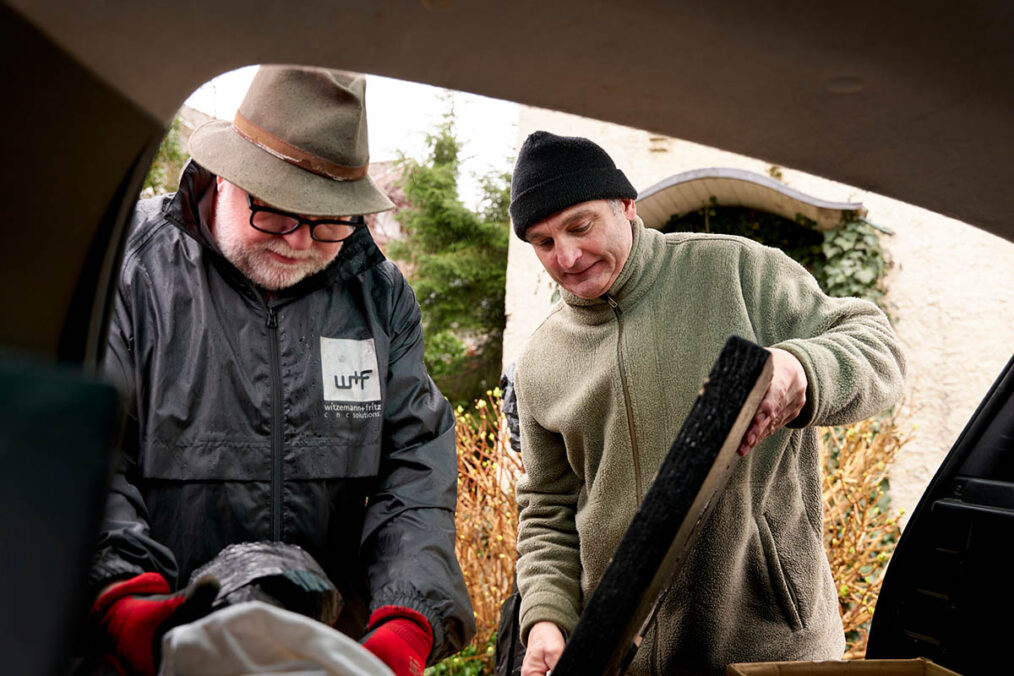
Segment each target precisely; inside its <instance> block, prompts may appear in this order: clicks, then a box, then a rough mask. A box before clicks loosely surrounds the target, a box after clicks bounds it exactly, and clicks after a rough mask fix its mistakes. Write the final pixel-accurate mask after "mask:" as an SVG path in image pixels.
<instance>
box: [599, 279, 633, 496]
mask: <svg viewBox="0 0 1014 676" xmlns="http://www.w3.org/2000/svg"><path fill="white" fill-rule="evenodd" d="M602 297H603V298H604V299H605V301H606V302H607V303H609V307H611V308H612V309H613V314H615V315H616V325H617V327H618V328H617V334H616V358H617V360H618V361H619V363H620V385H621V386H622V388H623V403H624V405H625V406H626V408H627V429H628V430H629V432H630V449H631V452H632V453H633V455H634V478H635V479H636V486H637V504H638V506H640V504H641V497H642V496H643V492H642V491H641V457H640V455H639V454H638V452H637V435H636V434H635V433H634V409H633V407H632V406H631V405H630V390H629V389H628V388H627V369H626V366H625V365H624V362H623V311H622V310H620V306H619V304H618V303H617V302H616V301H615V300H613V297H612V296H610V295H609V294H608V293H607V294H603V296H602Z"/></svg>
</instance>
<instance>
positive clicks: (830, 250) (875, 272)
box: [662, 197, 891, 316]
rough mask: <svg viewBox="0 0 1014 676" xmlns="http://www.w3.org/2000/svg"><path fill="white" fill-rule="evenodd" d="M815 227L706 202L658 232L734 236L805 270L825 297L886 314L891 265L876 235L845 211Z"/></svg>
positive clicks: (798, 217)
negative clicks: (864, 303)
mask: <svg viewBox="0 0 1014 676" xmlns="http://www.w3.org/2000/svg"><path fill="white" fill-rule="evenodd" d="M815 226H816V223H815V222H814V221H812V220H810V219H808V218H806V217H805V216H802V215H801V214H796V220H795V221H792V220H789V219H788V218H784V217H782V216H778V215H777V214H772V213H769V212H766V211H759V210H756V209H750V208H747V207H723V206H721V205H719V204H718V202H717V200H716V199H715V198H714V197H712V198H711V204H709V205H708V206H706V207H704V208H701V209H697V210H696V211H691V212H689V213H686V214H682V215H680V214H674V215H673V216H672V217H670V219H669V221H668V222H667V223H666V224H665V226H663V227H662V232H710V233H715V234H724V235H738V236H740V237H747V238H749V239H752V240H755V241H757V242H760V243H761V244H764V245H766V246H772V247H777V248H779V249H781V250H782V251H784V252H785V253H786V254H787V255H788V256H789V257H791V258H792V259H794V260H795V261H796V262H798V263H799V264H800V265H802V266H803V267H804V268H806V269H807V270H808V271H809V272H810V274H812V275H813V276H814V277H815V278H816V280H817V283H818V284H820V287H821V288H822V289H823V290H824V292H825V293H826V294H828V295H829V296H838V297H846V296H855V297H858V298H865V299H866V300H870V301H872V302H874V303H876V304H877V305H879V306H880V307H881V309H883V310H884V311H885V312H887V308H886V307H885V303H884V294H885V292H886V288H885V286H884V277H885V276H886V275H887V271H888V270H889V269H890V267H891V262H890V259H889V258H888V256H887V253H886V252H885V251H884V249H883V247H882V246H881V243H880V232H878V229H877V228H875V227H874V226H872V225H870V224H869V223H868V222H866V221H864V220H863V219H862V218H860V217H859V216H858V215H857V214H856V213H855V212H851V211H848V212H844V213H843V214H842V218H841V221H840V222H839V224H838V226H837V227H834V228H831V229H830V230H826V231H824V232H820V231H819V230H817V229H816V227H815ZM888 316H890V313H888Z"/></svg>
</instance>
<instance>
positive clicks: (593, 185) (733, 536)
mask: <svg viewBox="0 0 1014 676" xmlns="http://www.w3.org/2000/svg"><path fill="white" fill-rule="evenodd" d="M636 196H637V192H636V191H635V190H634V188H633V186H632V185H631V184H630V182H629V181H628V180H627V178H626V176H625V175H624V174H623V172H622V171H621V170H620V169H618V168H617V167H616V166H615V164H614V163H613V160H612V158H610V157H609V155H608V154H606V152H605V151H604V150H603V149H602V148H600V147H599V146H598V145H596V144H595V143H593V142H592V141H590V140H588V139H585V138H578V137H562V136H557V135H555V134H551V133H548V132H543V131H540V132H535V133H533V134H532V135H531V136H529V137H528V139H527V140H526V141H525V143H524V145H523V146H522V148H521V151H520V153H519V154H518V159H517V164H516V166H515V169H514V175H513V179H512V182H511V205H510V212H511V220H512V221H513V225H514V230H515V232H516V233H517V235H518V237H520V238H521V239H522V240H524V241H527V242H528V243H529V244H531V246H532V249H533V250H534V252H535V255H536V256H537V257H538V259H539V261H540V262H541V263H542V265H543V266H544V267H545V269H546V270H547V272H548V273H549V275H550V276H551V277H552V278H553V279H554V280H555V281H556V282H557V283H559V285H560V287H561V297H562V300H561V302H560V303H558V304H557V305H556V306H555V307H554V308H553V310H552V312H551V313H550V315H549V317H548V318H547V319H546V320H545V322H543V324H542V325H541V326H540V327H539V328H538V330H536V332H535V333H534V334H533V335H532V336H531V338H530V339H529V341H528V343H527V345H526V346H525V350H524V353H523V354H522V356H521V358H520V359H519V360H518V363H517V368H516V373H515V381H514V385H515V388H516V395H517V400H518V410H519V414H520V432H521V447H522V456H523V459H524V466H525V471H526V475H525V476H524V477H522V479H521V480H520V481H519V483H518V503H519V506H520V508H521V512H520V522H519V528H518V552H519V560H518V565H517V572H518V588H519V590H520V593H521V609H520V632H521V636H522V638H523V640H525V641H526V645H527V652H526V655H525V659H524V665H523V670H522V674H524V675H525V676H529V675H531V674H544V673H546V671H547V669H551V668H552V667H553V666H554V665H555V664H556V661H557V659H558V658H559V656H560V653H561V652H562V650H563V648H564V645H565V644H564V637H565V636H566V635H567V634H568V632H570V631H571V630H572V629H573V628H574V626H575V624H576V623H577V619H578V616H579V615H580V613H581V611H582V608H583V604H584V602H585V600H587V599H588V598H589V597H590V595H591V594H592V592H594V590H595V588H596V586H597V585H598V582H599V580H600V579H601V577H602V574H603V572H604V570H605V568H606V566H607V564H608V563H609V560H610V558H611V557H612V555H613V553H614V552H615V550H616V547H617V545H618V544H619V541H620V538H621V537H622V536H623V533H624V531H625V530H626V528H627V526H628V525H629V523H630V521H631V519H632V518H633V515H634V512H635V511H636V510H637V508H638V506H639V505H640V504H641V501H642V499H643V497H644V495H645V492H646V490H647V489H648V486H649V485H650V483H651V481H652V480H653V477H654V475H655V472H656V470H657V469H658V468H659V466H660V465H661V464H662V461H663V460H664V458H665V454H666V453H667V452H668V450H669V448H670V445H671V443H672V441H673V440H674V439H675V438H676V435H677V433H678V432H679V429H680V426H681V425H682V423H683V421H684V420H685V419H686V417H687V415H688V413H689V412H690V408H691V406H692V405H693V403H694V401H695V399H696V397H697V393H698V389H699V388H700V386H701V384H702V383H703V382H704V381H705V379H706V378H707V375H708V371H709V369H710V368H711V366H712V364H714V362H715V360H716V359H717V357H718V354H719V352H720V350H721V348H722V346H723V345H724V344H725V342H726V340H727V339H728V338H729V336H731V335H738V336H741V337H743V338H746V339H748V340H751V341H753V342H755V343H757V344H759V345H762V346H764V347H767V348H768V349H769V350H770V351H771V353H772V359H771V362H772V365H773V377H772V381H771V385H770V386H769V388H768V389H767V391H766V392H765V394H764V397H763V399H762V401H761V404H760V407H759V409H758V411H757V414H756V416H755V418H754V420H753V421H752V424H751V426H750V427H749V428H748V430H747V432H746V434H745V436H744V438H743V440H742V443H741V445H740V448H739V454H740V455H741V456H744V457H743V459H742V460H741V461H739V463H738V464H737V467H736V469H735V471H734V472H733V474H732V477H731V479H730V481H729V484H728V486H727V487H726V488H725V489H724V491H723V493H722V494H721V497H720V499H719V500H718V502H717V503H716V505H715V506H714V510H713V512H712V515H711V516H710V517H709V520H708V521H707V523H706V524H705V525H704V526H703V527H702V531H701V535H700V539H699V540H698V542H697V544H696V545H695V546H694V548H693V549H692V550H691V551H690V552H688V553H687V554H686V562H685V565H684V567H683V568H682V569H681V570H680V572H679V574H678V576H677V578H676V579H674V580H673V581H672V583H671V586H670V587H669V589H668V590H667V591H666V592H665V593H664V594H663V596H662V599H661V602H660V605H659V610H658V614H657V615H656V616H655V619H654V620H653V622H652V624H651V626H650V628H649V630H648V632H647V634H646V636H645V641H644V643H643V644H642V645H641V647H640V649H639V650H638V651H637V654H636V655H635V657H634V661H633V663H632V664H631V665H630V669H629V672H628V673H632V674H647V673H663V674H670V673H687V674H724V673H725V667H726V665H727V664H729V663H732V662H753V661H766V660H818V659H840V658H841V655H842V652H843V650H844V647H845V640H844V635H843V631H842V624H841V619H840V617H839V614H838V603H837V594H836V592H835V586H834V582H833V580H832V579H831V574H830V569H829V566H828V563H827V558H826V556H825V554H824V548H823V541H822V527H821V489H820V473H819V462H818V447H817V431H816V429H815V428H814V426H816V425H839V424H844V423H847V422H851V421H855V420H859V419H862V418H865V417H868V416H871V415H874V414H876V413H878V412H879V411H881V410H883V409H884V408H886V407H888V406H891V405H893V404H894V403H895V402H896V401H897V400H898V398H899V397H900V395H901V392H902V386H903V379H904V358H903V356H902V354H901V351H900V348H899V346H898V344H897V340H896V339H895V337H894V333H893V331H892V329H891V326H890V324H889V323H888V321H887V319H886V317H885V316H884V314H883V313H882V312H881V311H880V310H879V309H878V308H877V307H876V306H874V305H873V304H871V303H868V302H866V301H862V300H858V299H855V298H830V297H828V296H826V295H825V294H824V293H822V292H821V290H820V289H819V288H818V286H817V284H816V282H815V281H814V279H813V278H812V277H811V276H810V275H809V274H808V273H807V272H806V271H805V270H804V269H803V268H802V267H800V266H799V265H797V264H796V263H795V262H794V261H792V260H791V259H789V258H788V257H787V256H785V255H784V254H783V253H781V252H780V251H778V250H776V249H770V248H767V247H763V246H760V245H759V244H757V243H756V242H753V241H750V240H746V239H743V238H739V237H730V236H721V235H696V234H688V233H672V234H668V235H663V234H662V233H660V232H658V231H655V230H650V229H647V228H645V227H644V225H643V223H642V222H641V220H640V219H639V218H638V217H637V208H636V204H635V203H634V198H635V197H636ZM614 591H617V590H614ZM620 593H622V592H620Z"/></svg>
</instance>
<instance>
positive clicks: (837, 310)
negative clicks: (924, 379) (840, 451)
mask: <svg viewBox="0 0 1014 676" xmlns="http://www.w3.org/2000/svg"><path fill="white" fill-rule="evenodd" d="M758 251H759V256H760V258H761V260H760V261H759V262H754V263H749V264H743V265H741V272H742V273H743V274H742V276H741V279H742V280H743V295H744V300H745V302H746V305H747V307H748V308H753V309H752V310H751V321H752V322H753V324H754V327H755V329H756V331H757V334H758V338H759V339H760V341H761V342H762V344H763V345H765V346H767V347H777V348H781V349H783V350H786V351H788V352H791V353H792V354H793V355H794V356H795V357H796V358H797V359H799V361H800V363H801V364H802V365H803V369H804V371H805V372H806V379H807V390H806V405H805V406H804V407H803V410H802V411H801V412H800V414H799V416H798V417H797V418H796V419H795V420H794V421H792V422H791V423H790V424H789V427H793V428H799V427H806V426H808V425H842V424H847V423H851V422H855V421H857V420H862V419H864V418H868V417H870V416H872V415H876V414H877V413H879V412H880V411H882V410H884V409H886V408H888V407H890V406H893V405H894V404H896V403H897V402H898V400H899V399H900V398H901V395H902V393H903V390H904V381H905V358H904V355H903V354H902V351H901V347H900V346H899V344H898V340H897V338H896V337H895V335H894V330H893V329H892V328H891V324H890V322H889V321H888V320H887V317H886V316H885V315H884V313H883V311H881V310H880V308H878V307H877V306H876V305H874V304H873V303H871V302H868V301H865V300H861V299H858V298H832V297H830V296H827V295H826V294H824V292H823V291H822V290H821V289H820V287H819V286H818V285H817V282H816V280H815V279H814V278H813V277H812V276H811V275H810V274H809V273H808V272H807V271H806V270H804V269H803V267H802V266H800V265H799V264H798V263H796V262H795V261H793V260H792V259H791V258H789V257H788V256H786V255H784V254H783V253H781V252H780V251H778V250H775V249H768V248H765V247H758Z"/></svg>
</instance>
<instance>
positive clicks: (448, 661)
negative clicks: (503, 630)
mask: <svg viewBox="0 0 1014 676" xmlns="http://www.w3.org/2000/svg"><path fill="white" fill-rule="evenodd" d="M495 651H496V632H494V633H493V634H492V635H491V636H490V637H489V640H488V641H487V642H486V648H485V653H486V654H485V656H483V655H480V654H479V652H478V650H476V648H475V646H474V645H470V646H468V647H467V648H465V649H464V650H462V651H461V652H460V653H457V654H455V655H451V656H450V657H447V658H444V660H442V661H441V662H438V663H437V664H434V665H433V666H432V667H429V668H428V669H426V675H425V676H482V675H483V674H489V673H492V671H491V670H489V669H487V667H489V665H490V664H491V663H492V661H493V653H494V652H495Z"/></svg>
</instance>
